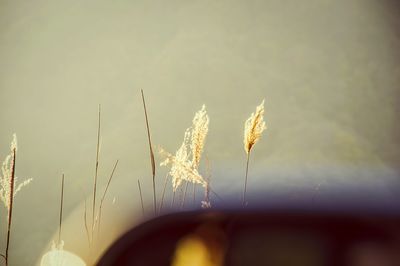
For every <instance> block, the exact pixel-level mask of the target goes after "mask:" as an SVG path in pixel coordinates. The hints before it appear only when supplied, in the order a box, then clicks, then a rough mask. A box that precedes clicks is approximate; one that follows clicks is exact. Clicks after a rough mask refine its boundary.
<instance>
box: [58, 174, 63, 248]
mask: <svg viewBox="0 0 400 266" xmlns="http://www.w3.org/2000/svg"><path fill="white" fill-rule="evenodd" d="M63 205H64V174H62V177H61V197H60V223H59V227H58V245H60V244H61V230H62V227H61V226H62V216H63Z"/></svg>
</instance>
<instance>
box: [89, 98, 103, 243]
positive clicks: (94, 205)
mask: <svg viewBox="0 0 400 266" xmlns="http://www.w3.org/2000/svg"><path fill="white" fill-rule="evenodd" d="M98 119H99V121H98V127H97V145H96V166H95V174H94V184H93V206H92V230H91V231H92V242H93V234H94V227H95V212H96V189H97V176H98V170H99V150H100V125H101V106H100V104H99V117H98Z"/></svg>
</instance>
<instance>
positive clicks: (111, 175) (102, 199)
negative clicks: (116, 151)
mask: <svg viewBox="0 0 400 266" xmlns="http://www.w3.org/2000/svg"><path fill="white" fill-rule="evenodd" d="M118 161H119V160H117V161H116V162H115V164H114V167H113V169H112V171H111V174H110V177H109V178H108V182H107V186H106V188H105V189H104V193H103V196H102V197H101V199H100V207H99V219H98V221H97V222H98V223H97V238H99V237H100V222H101V211H102V209H103V202H104V199H105V198H106V194H107V191H108V187H109V186H110V183H111V180H112V178H113V176H114V172H115V169H116V168H117V166H118Z"/></svg>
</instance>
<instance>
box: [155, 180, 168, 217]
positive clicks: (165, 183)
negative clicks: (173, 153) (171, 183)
mask: <svg viewBox="0 0 400 266" xmlns="http://www.w3.org/2000/svg"><path fill="white" fill-rule="evenodd" d="M168 177H169V175H168V173H167V174H166V175H165V181H164V188H163V192H162V195H161V202H160V207H159V209H158V214H160V213H161V209H162V207H163V203H164V196H165V189H166V188H167V183H168Z"/></svg>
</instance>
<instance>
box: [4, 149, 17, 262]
mask: <svg viewBox="0 0 400 266" xmlns="http://www.w3.org/2000/svg"><path fill="white" fill-rule="evenodd" d="M12 154H13V155H12V161H11V176H10V195H9V201H10V208H9V209H8V224H7V244H6V254H5V260H6V266H7V265H8V260H9V257H8V250H9V247H10V238H11V220H12V211H13V203H14V180H15V160H16V157H17V154H16V149H15V148H14V149H13V151H12Z"/></svg>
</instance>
